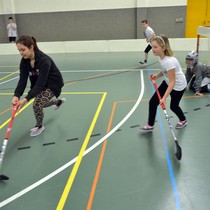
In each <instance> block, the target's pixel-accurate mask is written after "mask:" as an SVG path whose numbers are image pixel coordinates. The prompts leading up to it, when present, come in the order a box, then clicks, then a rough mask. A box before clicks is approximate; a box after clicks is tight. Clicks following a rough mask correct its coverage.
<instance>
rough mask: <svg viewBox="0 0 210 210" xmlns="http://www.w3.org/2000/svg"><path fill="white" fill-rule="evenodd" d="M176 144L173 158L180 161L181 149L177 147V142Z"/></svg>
mask: <svg viewBox="0 0 210 210" xmlns="http://www.w3.org/2000/svg"><path fill="white" fill-rule="evenodd" d="M175 143H176V153H175V158H176V159H177V160H181V159H182V148H181V147H180V146H179V144H178V142H177V141H175Z"/></svg>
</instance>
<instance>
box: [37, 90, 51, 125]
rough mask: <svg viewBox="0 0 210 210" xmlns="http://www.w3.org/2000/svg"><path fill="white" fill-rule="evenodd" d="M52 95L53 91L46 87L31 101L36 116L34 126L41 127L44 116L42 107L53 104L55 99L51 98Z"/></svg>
mask: <svg viewBox="0 0 210 210" xmlns="http://www.w3.org/2000/svg"><path fill="white" fill-rule="evenodd" d="M53 97H54V94H53V92H52V91H51V90H50V89H46V90H44V91H42V92H41V93H40V94H38V95H37V96H36V97H35V99H34V103H33V110H34V116H35V118H36V127H41V126H42V122H43V118H44V112H43V108H46V107H49V106H52V105H54V104H55V101H54V100H52V101H51V99H52V98H53Z"/></svg>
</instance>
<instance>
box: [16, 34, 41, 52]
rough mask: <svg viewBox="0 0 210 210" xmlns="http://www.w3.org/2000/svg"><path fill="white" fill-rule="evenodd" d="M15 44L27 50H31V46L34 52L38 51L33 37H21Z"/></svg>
mask: <svg viewBox="0 0 210 210" xmlns="http://www.w3.org/2000/svg"><path fill="white" fill-rule="evenodd" d="M16 44H22V45H24V46H26V47H28V48H31V46H34V51H40V50H39V48H38V46H37V44H36V39H35V37H33V36H28V35H22V36H21V37H19V38H18V40H17V41H16Z"/></svg>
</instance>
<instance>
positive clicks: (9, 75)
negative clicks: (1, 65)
mask: <svg viewBox="0 0 210 210" xmlns="http://www.w3.org/2000/svg"><path fill="white" fill-rule="evenodd" d="M18 72H19V71H15V72H13V73H11V74H8V75H7V76H5V77H2V78H0V81H1V80H4V79H6V78H8V77H11V76H12V75H13V74H17V73H18Z"/></svg>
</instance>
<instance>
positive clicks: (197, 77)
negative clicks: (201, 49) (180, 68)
mask: <svg viewBox="0 0 210 210" xmlns="http://www.w3.org/2000/svg"><path fill="white" fill-rule="evenodd" d="M202 68H203V66H202V65H200V64H198V65H197V66H195V69H194V70H195V95H198V96H203V94H202V93H200V90H201V82H202V79H203V76H202Z"/></svg>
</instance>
